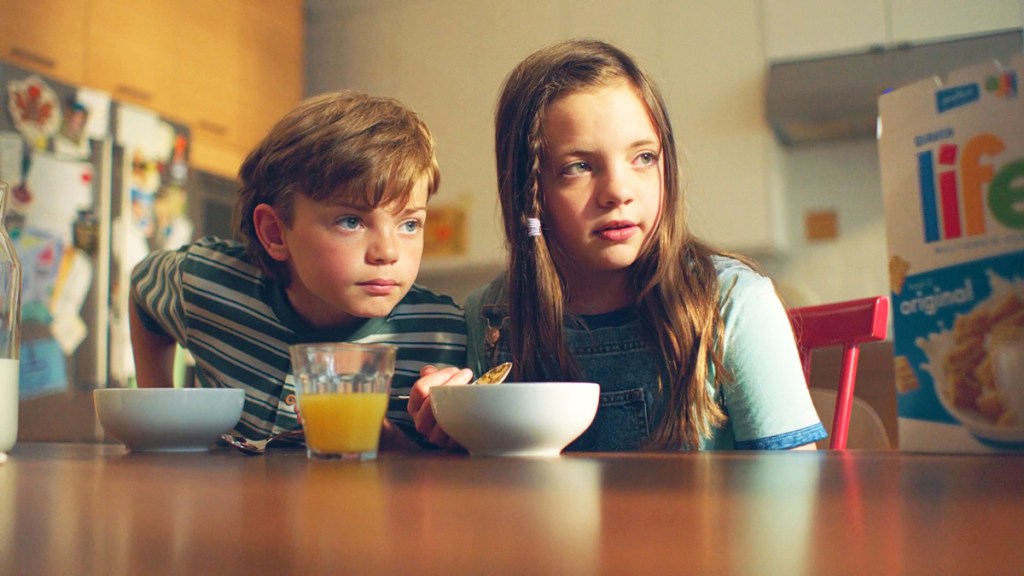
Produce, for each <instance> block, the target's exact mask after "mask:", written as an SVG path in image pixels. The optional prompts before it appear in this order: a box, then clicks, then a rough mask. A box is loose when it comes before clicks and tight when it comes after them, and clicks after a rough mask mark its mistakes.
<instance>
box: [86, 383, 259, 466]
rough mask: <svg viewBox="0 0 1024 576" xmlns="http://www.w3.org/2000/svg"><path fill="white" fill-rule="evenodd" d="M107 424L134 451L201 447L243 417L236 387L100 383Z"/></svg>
mask: <svg viewBox="0 0 1024 576" xmlns="http://www.w3.org/2000/svg"><path fill="white" fill-rule="evenodd" d="M93 401H94V403H95V406H96V416H97V417H98V418H99V421H100V424H102V425H103V429H104V430H105V431H106V432H107V433H108V434H110V435H111V436H113V437H114V438H116V439H118V440H120V441H121V442H123V443H124V445H125V446H127V447H128V449H129V450H131V451H132V452H199V451H203V450H207V449H209V447H210V445H212V444H213V443H214V442H216V441H217V439H218V438H219V437H220V435H221V434H222V433H224V432H228V431H230V430H231V429H232V428H234V427H235V425H236V424H237V423H238V419H239V418H241V417H242V406H243V405H244V404H245V391H244V390H241V389H234V388H102V389H99V390H94V391H93Z"/></svg>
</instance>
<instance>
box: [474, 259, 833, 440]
mask: <svg viewBox="0 0 1024 576" xmlns="http://www.w3.org/2000/svg"><path fill="white" fill-rule="evenodd" d="M714 262H715V266H716V269H717V271H718V279H719V283H720V286H721V290H720V294H719V304H720V306H721V309H722V317H723V320H724V323H725V332H724V338H725V340H724V344H723V351H724V355H725V356H724V361H725V365H726V366H727V367H728V368H729V370H730V371H731V372H732V374H733V379H732V381H730V382H727V383H726V384H725V385H724V386H723V387H722V388H721V389H720V390H716V389H715V386H714V380H713V375H709V378H708V381H707V386H708V387H709V390H710V391H711V392H712V394H713V397H714V398H715V399H716V401H718V402H719V403H720V405H722V406H723V407H724V409H725V412H726V414H727V416H728V421H727V423H726V424H725V425H724V426H723V427H721V428H717V429H715V430H714V432H713V434H712V435H711V436H710V437H708V438H704V439H703V441H702V443H701V449H703V450H730V449H738V450H743V449H785V448H793V447H796V446H801V445H803V444H808V443H810V442H814V441H817V440H820V439H822V438H825V437H826V436H827V434H826V432H825V429H824V427H823V426H822V425H821V421H820V419H819V418H818V415H817V412H816V411H815V409H814V404H813V403H812V401H811V398H810V394H809V393H808V391H807V384H806V382H805V380H804V376H803V370H802V368H801V365H800V359H799V354H798V352H797V349H796V344H795V341H794V338H793V332H792V329H791V327H790V323H789V317H788V315H787V313H786V310H785V308H784V307H783V305H782V303H781V302H780V300H779V298H778V296H777V295H776V293H775V289H774V287H773V285H772V283H771V281H770V280H769V279H768V278H766V277H764V276H762V275H760V274H758V273H757V272H755V271H753V270H751V269H750V268H749V267H747V266H746V265H744V264H742V263H741V262H739V261H737V260H734V259H731V258H724V257H716V258H715V260H714ZM503 284H504V278H503V277H499V278H498V279H496V280H495V281H494V282H492V283H491V284H489V285H487V286H483V287H481V288H479V289H477V290H476V291H474V292H473V293H472V294H470V296H469V297H468V298H467V300H466V320H467V322H468V327H469V343H468V345H469V366H470V367H471V368H472V369H473V370H474V371H475V372H476V373H481V372H482V371H483V370H486V369H487V368H489V367H491V366H494V365H496V364H498V363H500V362H503V361H507V360H512V358H511V357H510V356H511V355H510V353H509V349H508V346H507V341H506V338H507V336H506V332H507V328H508V318H507V305H506V304H505V302H504V301H503V297H502V294H503V292H504V290H502V289H501V287H502V285H503ZM606 316H609V317H614V318H611V321H610V322H608V321H606V322H597V323H594V324H589V323H588V324H589V327H588V328H586V329H578V328H577V329H573V328H569V327H567V330H566V337H567V339H568V340H569V343H570V347H571V348H572V350H573V352H574V354H575V355H576V357H577V359H578V360H579V364H580V366H581V369H582V370H583V372H584V376H585V378H586V379H587V380H592V381H594V382H598V383H599V384H600V385H601V402H600V407H599V408H598V415H597V417H596V418H595V422H594V424H593V425H592V426H591V428H590V429H589V430H587V432H585V433H584V435H583V436H582V437H581V438H580V439H578V440H577V441H576V442H574V443H573V444H572V445H570V447H569V449H570V450H598V451H606V450H632V449H637V448H639V447H641V445H642V443H643V441H644V440H645V439H646V438H647V436H648V435H649V434H650V433H651V432H652V430H653V427H654V426H655V425H656V424H657V422H658V421H660V418H661V412H662V406H661V404H662V402H661V401H660V398H659V393H658V390H657V382H658V378H659V376H660V374H661V373H662V372H663V371H664V361H663V359H662V358H660V354H659V353H658V351H657V350H656V349H655V348H653V347H652V346H650V344H649V342H648V341H647V339H646V338H645V337H644V334H643V327H642V326H641V324H640V321H639V319H637V318H636V317H635V316H634V315H632V313H631V311H629V310H625V311H619V312H615V313H612V314H611V315H606ZM587 320H590V319H587ZM606 320H607V319H606ZM606 324H610V325H606Z"/></svg>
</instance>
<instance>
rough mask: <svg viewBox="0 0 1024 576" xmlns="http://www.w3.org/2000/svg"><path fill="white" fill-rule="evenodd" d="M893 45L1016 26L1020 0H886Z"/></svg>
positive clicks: (932, 40) (1020, 4)
mask: <svg viewBox="0 0 1024 576" xmlns="http://www.w3.org/2000/svg"><path fill="white" fill-rule="evenodd" d="M888 1H889V6H890V14H891V23H892V30H891V37H892V41H893V42H894V43H896V44H901V43H906V42H909V43H918V42H934V41H937V40H945V39H949V38H956V37H961V36H975V35H979V34H986V33H989V32H996V31H1001V30H1009V29H1012V28H1020V27H1021V23H1022V21H1024V18H1022V14H1021V11H1022V10H1024V3H1022V2H1021V1H1020V0H888Z"/></svg>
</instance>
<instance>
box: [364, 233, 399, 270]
mask: <svg viewBox="0 0 1024 576" xmlns="http://www.w3.org/2000/svg"><path fill="white" fill-rule="evenodd" d="M366 259H367V261H368V262H369V263H371V264H393V263H394V262H396V261H397V260H398V242H397V240H396V238H395V237H394V234H388V233H382V234H377V235H375V236H374V239H373V241H372V242H370V245H369V247H368V248H367V250H366Z"/></svg>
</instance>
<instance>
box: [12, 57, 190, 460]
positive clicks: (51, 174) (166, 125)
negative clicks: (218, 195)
mask: <svg viewBox="0 0 1024 576" xmlns="http://www.w3.org/2000/svg"><path fill="white" fill-rule="evenodd" d="M0 105H2V112H0V179H2V180H5V181H7V182H8V183H9V184H10V186H11V190H12V193H11V196H12V198H11V199H10V202H9V203H8V216H7V219H6V222H5V225H6V226H7V230H8V232H9V233H10V235H11V237H12V240H13V242H14V244H15V250H16V252H17V253H18V256H19V259H20V260H21V263H22V276H23V288H22V338H21V339H22V342H21V359H20V360H21V361H20V369H19V395H20V418H19V440H29V439H36V440H91V439H97V438H99V437H100V435H101V430H100V428H99V427H98V425H97V424H96V421H95V416H94V413H93V408H92V390H93V389H95V388H103V387H127V386H133V385H134V374H135V370H134V363H133V361H132V355H131V342H130V334H129V329H128V302H129V299H128V294H129V279H130V274H131V270H132V268H133V267H134V265H135V264H136V263H137V262H138V261H139V260H141V259H142V258H143V257H144V256H145V255H146V254H147V253H149V252H150V251H152V250H155V249H161V248H175V247H178V246H180V245H182V244H185V243H187V242H189V241H191V240H192V239H193V226H192V223H191V220H190V219H189V216H188V215H189V210H188V206H187V204H188V180H189V170H188V151H189V131H188V128H187V127H186V126H184V125H182V124H180V123H176V122H174V121H173V120H171V119H168V118H165V117H161V116H160V115H159V114H157V113H155V112H153V111H151V110H147V109H145V108H141V107H138V106H135V105H131V104H127V103H122V102H118V101H116V100H114V99H112V98H111V96H110V95H109V94H105V93H103V92H100V91H97V90H93V89H90V88H88V87H84V86H73V85H69V84H67V83H64V82H61V81H58V80H55V79H53V78H49V77H47V76H45V75H44V74H40V73H37V72H33V71H29V70H25V69H21V68H18V67H17V66H14V65H11V64H9V63H7V62H3V61H0Z"/></svg>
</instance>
